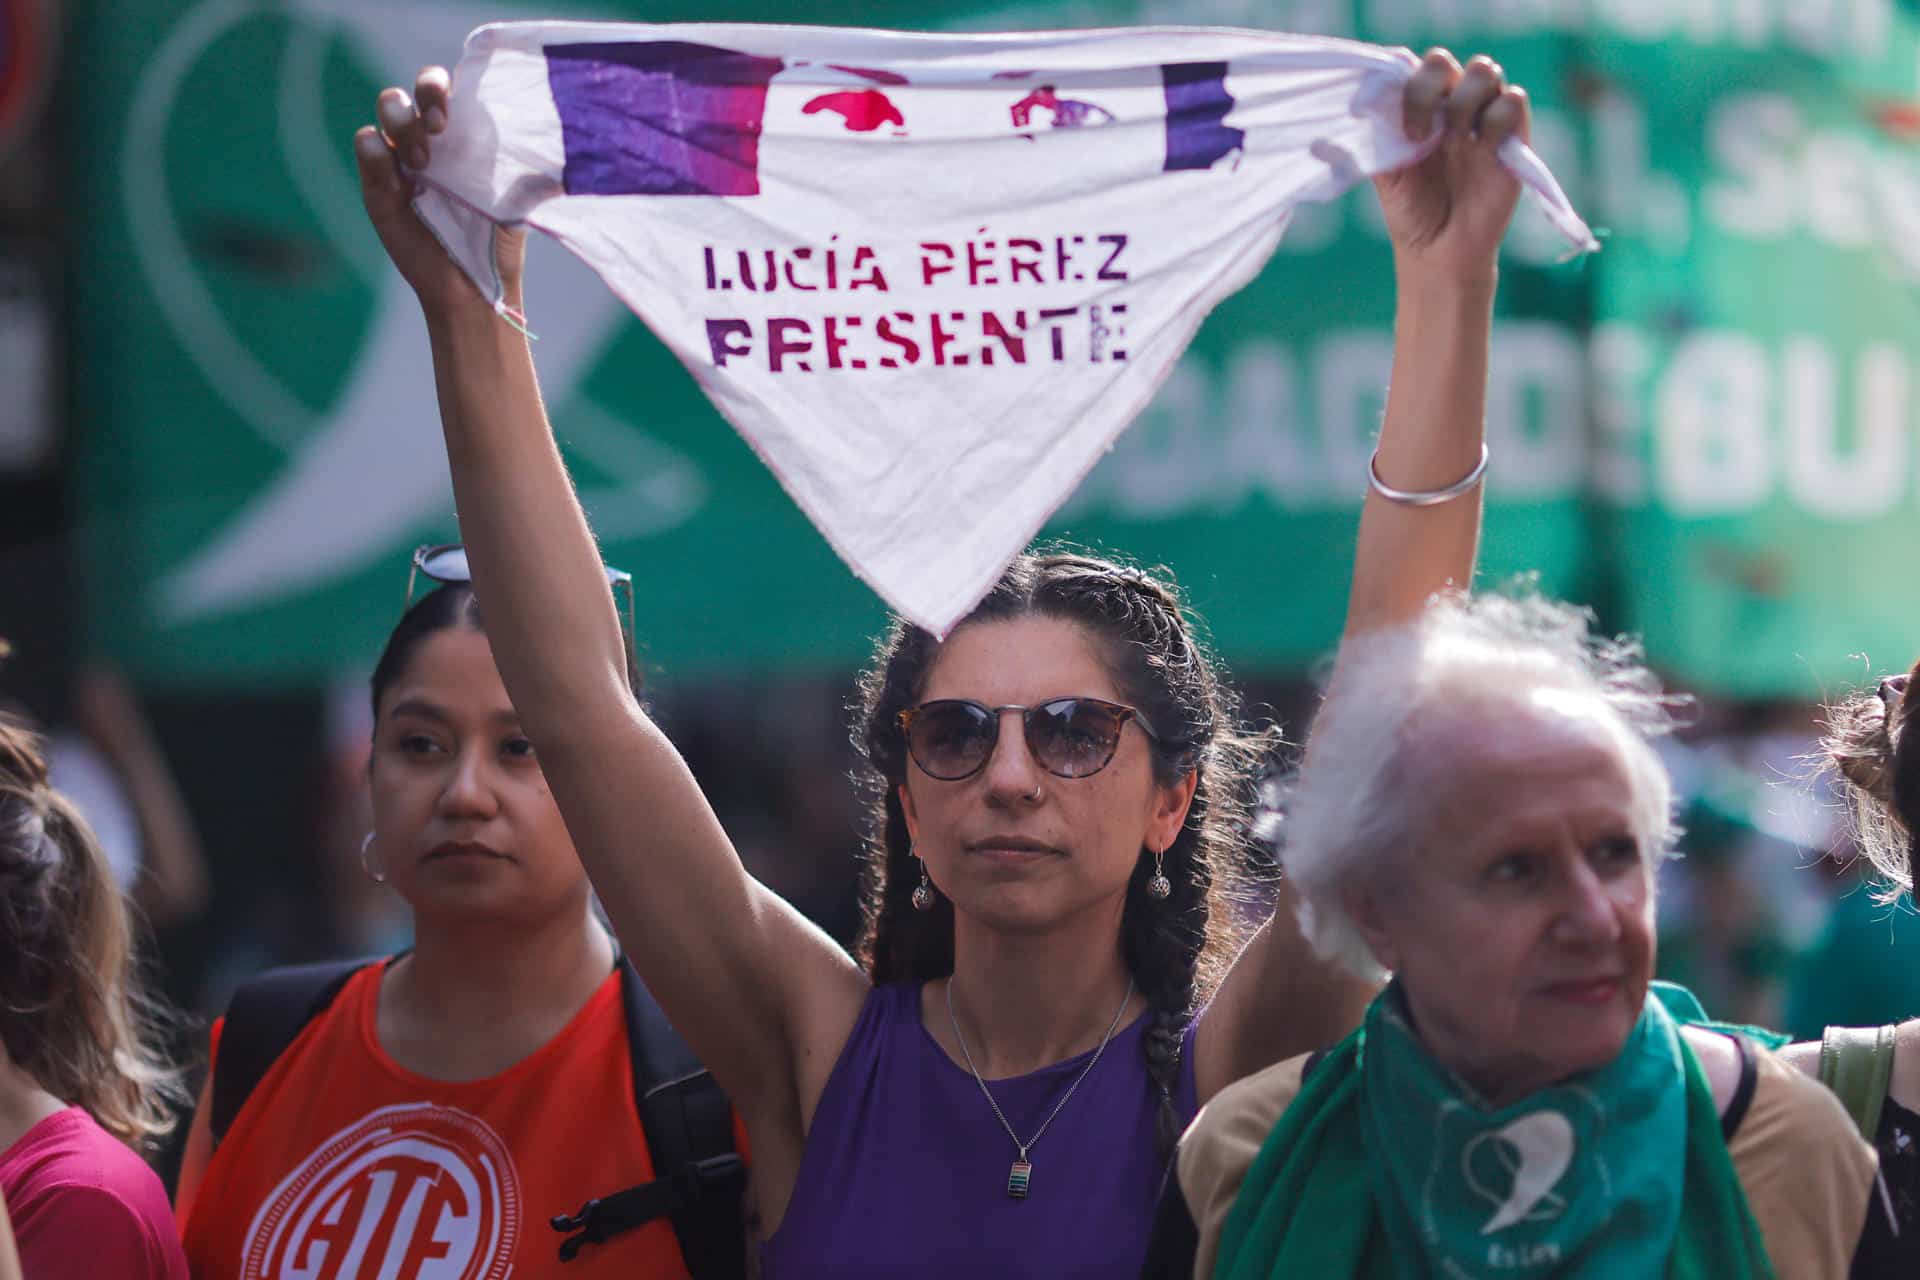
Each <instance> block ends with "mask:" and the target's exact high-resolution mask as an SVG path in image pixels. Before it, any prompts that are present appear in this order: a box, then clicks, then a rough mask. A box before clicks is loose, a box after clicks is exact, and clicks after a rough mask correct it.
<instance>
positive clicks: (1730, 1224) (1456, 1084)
mask: <svg viewBox="0 0 1920 1280" xmlns="http://www.w3.org/2000/svg"><path fill="white" fill-rule="evenodd" d="M1669 1006H1672V1007H1673V1008H1674V1010H1675V1012H1677V1013H1679V1015H1680V1017H1681V1019H1683V1020H1685V1021H1689V1022H1690V1021H1695V1020H1697V1016H1698V1010H1699V1006H1698V1005H1697V1004H1695V1003H1694V1002H1693V997H1692V996H1691V995H1689V994H1688V993H1687V992H1685V991H1684V990H1681V989H1680V988H1676V987H1668V986H1666V984H1661V983H1656V984H1654V990H1653V993H1652V998H1649V999H1648V1000H1647V1002H1646V1006H1645V1008H1644V1009H1643V1010H1642V1011H1641V1014H1640V1019H1639V1021H1638V1022H1637V1023H1636V1024H1635V1026H1634V1029H1633V1031H1632V1033H1631V1034H1630V1035H1629V1036H1628V1038H1627V1044H1626V1046H1625V1047H1624V1048H1623V1049H1622V1050H1621V1052H1620V1055H1619V1056H1618V1057H1617V1058H1615V1059H1614V1061H1613V1062H1611V1063H1609V1064H1608V1065H1606V1066H1604V1067H1601V1068H1599V1069H1598V1070H1596V1071H1592V1072H1588V1073H1586V1074H1585V1075H1582V1076H1579V1077H1576V1078H1574V1079H1572V1080H1567V1081H1563V1082H1561V1083H1560V1084H1557V1085H1553V1086H1550V1087H1548V1088H1546V1089H1542V1090H1540V1091H1538V1092H1536V1093H1533V1094H1530V1095H1529V1096H1528V1097H1526V1098H1524V1099H1522V1100H1521V1101H1519V1102H1517V1103H1515V1104H1513V1105H1511V1106H1507V1107H1501V1108H1497V1109H1495V1108H1488V1107H1486V1106H1485V1105H1483V1104H1482V1103H1481V1102H1479V1101H1478V1100H1477V1099H1476V1098H1475V1097H1474V1095H1473V1093H1472V1091H1471V1090H1470V1089H1469V1088H1468V1087H1467V1086H1466V1085H1464V1084H1463V1083H1461V1082H1460V1081H1459V1080H1458V1079H1457V1078H1456V1077H1455V1076H1453V1074H1452V1073H1451V1072H1448V1071H1447V1070H1445V1069H1444V1068H1442V1067H1441V1066H1439V1064H1437V1063H1435V1062H1434V1061H1433V1059H1432V1058H1431V1057H1430V1056H1429V1055H1428V1054H1427V1053H1426V1052H1425V1050H1424V1049H1422V1048H1421V1047H1420V1045H1419V1043H1418V1041H1417V1040H1416V1039H1415V1038H1414V1036H1413V1032H1412V1029H1411V1028H1410V1027H1409V1026H1408V1025H1407V1022H1406V1019H1405V1016H1404V1013H1403V1010H1404V1003H1403V998H1402V996H1401V994H1400V992H1399V989H1398V987H1397V985H1396V986H1389V987H1388V988H1387V990H1386V991H1384V992H1382V993H1381V994H1380V996H1379V997H1378V998H1376V999H1375V1000H1374V1002H1373V1004H1372V1006H1371V1007H1369V1009H1368V1010H1367V1016H1366V1019H1365V1021H1364V1022H1363V1023H1362V1024H1361V1027H1360V1029H1359V1030H1357V1031H1355V1032H1354V1033H1353V1034H1352V1035H1350V1036H1348V1037H1347V1038H1346V1039H1345V1040H1343V1041H1341V1042H1340V1044H1339V1045H1337V1046H1336V1047H1335V1048H1333V1049H1332V1050H1330V1051H1329V1052H1328V1053H1327V1055H1326V1056H1325V1057H1324V1058H1323V1059H1322V1060H1321V1061H1320V1062H1319V1063H1318V1064H1317V1065H1316V1066H1315V1068H1314V1070H1313V1071H1312V1072H1311V1073H1310V1074H1309V1075H1308V1076H1307V1077H1306V1079H1305V1080H1303V1081H1302V1083H1301V1089H1300V1093H1299V1095H1298V1096H1297V1097H1296V1098H1295V1099H1294V1101H1293V1104H1292V1105H1291V1106H1290V1107H1288V1108H1287V1111H1286V1114H1285V1115H1283V1116H1282V1117H1281V1119H1280V1122H1279V1123H1278V1124H1276V1125H1275V1126H1274V1129H1273V1132H1272V1133H1271V1134H1270V1135H1269V1136H1268V1138H1267V1141H1266V1143H1265V1144H1264V1145H1263V1146H1262V1147H1261V1149H1260V1153H1259V1155H1258V1156H1257V1157H1256V1158H1255V1159H1254V1162H1253V1165H1252V1167H1251V1168H1249V1169H1248V1171H1247V1177H1246V1181H1245V1182H1244V1183H1243V1184H1242V1185H1241V1189H1240V1194H1239V1196H1238V1198H1237V1199H1236V1200H1235V1201H1234V1205H1233V1208H1232V1210H1231V1211H1230V1212H1229V1213H1228V1216H1227V1221H1226V1225H1225V1227H1224V1229H1223V1231H1222V1233H1221V1238H1220V1247H1219V1251H1218V1255H1217V1260H1216V1262H1215V1265H1214V1271H1213V1276H1214V1280H1292V1278H1297V1277H1308V1276H1311V1277H1313V1278H1314V1280H1344V1278H1346V1277H1353V1278H1355V1280H1428V1278H1431V1280H1494V1278H1495V1277H1500V1278H1503V1280H1504V1278H1507V1277H1513V1278H1515V1280H1540V1278H1542V1277H1548V1276H1552V1277H1556V1278H1559V1277H1581V1278H1582V1280H1589V1278H1591V1280H1599V1278H1601V1277H1607V1278H1608V1280H1611V1278H1613V1277H1621V1276H1648V1277H1652V1276H1659V1275H1664V1276H1666V1277H1668V1280H1708V1278H1709V1277H1711V1278H1712V1280H1773V1277H1774V1273H1773V1268H1772V1266H1771V1264H1770V1263H1769V1262H1768V1260H1767V1253H1766V1247H1765V1245H1764V1244H1763V1243H1762V1241H1761V1238H1760V1230H1759V1227H1758V1225H1757V1224H1756V1223H1755V1222H1754V1220H1753V1214H1752V1212H1751V1211H1750V1210H1749V1209H1748V1207H1747V1198H1746V1193H1745V1192H1744V1191H1742V1190H1741V1187H1740V1183H1739V1180H1738V1178H1737V1176H1736V1175H1735V1173H1734V1169H1733V1162H1732V1160H1731V1159H1730V1158H1729V1157H1728V1155H1727V1148H1726V1143H1725V1141H1724V1139H1723V1138H1722V1136H1721V1132H1720V1115H1719V1110H1718V1108H1717V1107H1715V1105H1714V1101H1713V1092H1712V1089H1711V1087H1710V1086H1709V1085H1708V1084H1707V1080H1706V1076H1705V1075H1704V1074H1703V1073H1702V1072H1701V1069H1700V1064H1699V1063H1698V1061H1696V1060H1695V1058H1694V1055H1693V1051H1692V1050H1691V1049H1689V1048H1688V1047H1687V1045H1686V1043H1685V1041H1684V1040H1683V1039H1682V1038H1681V1036H1680V1032H1679V1028H1680V1025H1681V1024H1680V1022H1676V1021H1675V1018H1674V1016H1673V1015H1672V1014H1670V1013H1669V1012H1668V1008H1669Z"/></svg>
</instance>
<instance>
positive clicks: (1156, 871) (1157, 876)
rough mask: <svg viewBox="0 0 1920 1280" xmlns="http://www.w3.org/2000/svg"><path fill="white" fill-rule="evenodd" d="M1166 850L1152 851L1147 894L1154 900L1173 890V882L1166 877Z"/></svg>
mask: <svg viewBox="0 0 1920 1280" xmlns="http://www.w3.org/2000/svg"><path fill="white" fill-rule="evenodd" d="M1166 861H1167V851H1166V850H1165V849H1155V850H1154V851H1153V876H1152V878H1151V879H1149V880H1148V881H1147V896H1148V897H1149V898H1152V899H1154V900H1156V901H1158V900H1160V899H1162V898H1165V897H1166V896H1167V895H1168V894H1170V893H1172V892H1173V882H1172V881H1171V880H1168V879H1167V868H1166Z"/></svg>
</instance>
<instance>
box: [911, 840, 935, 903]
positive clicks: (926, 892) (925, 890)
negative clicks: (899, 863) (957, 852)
mask: <svg viewBox="0 0 1920 1280" xmlns="http://www.w3.org/2000/svg"><path fill="white" fill-rule="evenodd" d="M907 856H908V857H909V858H919V857H920V855H919V854H917V853H915V852H914V851H913V849H912V847H911V846H909V847H908V849H907ZM913 909H914V910H915V911H931V910H933V881H932V880H931V879H929V878H928V876H927V861H926V859H925V858H921V859H920V883H919V884H917V885H915V886H914V888H913Z"/></svg>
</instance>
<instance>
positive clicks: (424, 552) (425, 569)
mask: <svg viewBox="0 0 1920 1280" xmlns="http://www.w3.org/2000/svg"><path fill="white" fill-rule="evenodd" d="M601 568H603V569H605V570H606V574H607V586H608V587H609V588H611V589H612V591H613V594H614V597H615V598H616V599H618V597H619V595H620V592H621V590H622V589H623V588H624V589H625V591H626V593H627V634H628V635H629V636H631V635H633V634H634V631H633V575H632V574H630V573H628V572H627V571H626V570H624V569H616V568H614V567H613V566H612V565H602V566H601ZM420 578H431V579H433V580H434V581H435V582H459V583H466V584H468V585H471V584H472V582H473V570H472V568H470V567H469V566H468V564H467V549H466V548H465V547H463V546H461V545H460V544H459V543H457V542H439V543H433V544H430V545H428V546H424V547H415V548H414V552H413V568H411V569H409V570H408V571H407V603H406V605H405V608H406V609H411V608H412V607H413V588H414V584H415V582H416V581H418V580H419V579H420ZM403 611H404V610H403Z"/></svg>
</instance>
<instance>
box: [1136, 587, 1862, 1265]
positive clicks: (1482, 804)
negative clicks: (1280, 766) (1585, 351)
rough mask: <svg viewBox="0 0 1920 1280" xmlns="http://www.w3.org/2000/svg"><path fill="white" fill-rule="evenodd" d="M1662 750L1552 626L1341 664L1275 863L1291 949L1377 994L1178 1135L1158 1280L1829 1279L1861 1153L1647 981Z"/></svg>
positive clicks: (1804, 1094)
mask: <svg viewBox="0 0 1920 1280" xmlns="http://www.w3.org/2000/svg"><path fill="white" fill-rule="evenodd" d="M1666 727H1667V723H1666V711H1665V707H1664V705H1663V701H1662V698H1661V695H1660V693H1659V690H1658V687H1657V685H1656V683H1655V681H1654V679H1653V677H1652V675H1651V674H1650V673H1649V672H1648V671H1647V670H1646V669H1645V668H1644V667H1643V666H1641V665H1639V663H1638V660H1637V655H1636V654H1634V653H1633V652H1632V651H1631V650H1628V649H1625V648H1624V647H1622V646H1619V645H1606V644H1599V643H1596V642H1595V641H1594V640H1593V638H1592V637H1590V636H1589V635H1588V633H1587V621H1586V618H1585V616H1584V615H1583V614H1581V613H1580V612H1578V611H1576V610H1573V609H1571V608H1569V607H1566V606H1559V605H1553V604H1549V603H1546V602H1544V601H1541V600H1538V599H1511V598H1506V597H1499V596H1493V597H1485V598H1480V599H1474V600H1462V599H1459V598H1451V597H1443V598H1440V599H1438V600H1436V601H1435V602H1434V603H1433V604H1432V605H1431V606H1430V607H1429V609H1428V611H1427V612H1426V614H1425V615H1424V616H1423V617H1421V618H1420V619H1419V620H1418V621H1417V622H1415V623H1412V624H1410V625H1405V626H1401V627H1396V628H1392V629H1388V630H1385V631H1381V632H1375V633H1371V634H1366V635H1360V636H1354V637H1350V638H1349V640H1348V642H1347V645H1346V647H1345V649H1344V651H1343V653H1342V655H1341V659H1340V665H1339V669H1338V672H1337V675H1336V677H1335V687H1334V689H1333V691H1332V693H1331V695H1330V697H1329V699H1328V701H1327V703H1326V705H1325V707H1324V708H1323V709H1322V711H1321V714H1320V718H1319V720H1318V721H1317V723H1316V724H1315V726H1314V731H1313V737H1312V740H1311V743H1310V745H1309V751H1308V756H1307V759H1306V761H1305V763H1304V765H1303V767H1302V770H1301V773H1300V775H1299V777H1298V779H1297V783H1296V785H1295V787H1294V789H1293V794H1292V797H1291V800H1290V802H1289V803H1288V805H1287V806H1286V815H1285V849H1284V852H1283V860H1284V863H1285V865H1286V867H1287V869H1288V871H1289V872H1290V873H1291V875H1292V876H1293V877H1294V882H1295V884H1296V886H1297V887H1298V889H1299V890H1300V892H1301V894H1302V897H1303V899H1304V901H1305V906H1304V908H1303V910H1302V912H1301V919H1302V923H1303V925H1304V927H1305V928H1306V929H1307V931H1308V933H1309V935H1310V936H1311V938H1312V940H1313V942H1314V944H1315V945H1316V947H1317V948H1318V949H1319V950H1320V952H1321V953H1322V954H1324V955H1328V956H1333V957H1337V958H1338V959H1340V960H1341V961H1343V962H1344V963H1346V964H1347V965H1349V966H1350V967H1352V968H1353V969H1355V970H1356V971H1359V972H1364V973H1375V974H1377V973H1379V972H1380V971H1382V970H1386V971H1389V972H1391V974H1392V975H1393V977H1392V981H1391V982H1390V984H1389V985H1388V987H1387V988H1386V990H1385V991H1384V992H1383V993H1382V994H1381V995H1380V996H1379V997H1378V998H1376V999H1375V1000H1374V1002H1373V1004H1372V1006H1371V1007H1370V1008H1369V1010H1368V1012H1367V1015H1366V1018H1365V1020H1364V1022H1363V1024H1362V1027H1361V1029H1360V1030H1359V1031H1357V1032H1355V1033H1354V1034H1353V1035H1351V1036H1349V1037H1348V1038H1347V1039H1345V1040H1343V1041H1341V1042H1340V1043H1339V1044H1338V1045H1336V1046H1335V1047H1333V1048H1332V1049H1331V1050H1328V1051H1326V1052H1324V1053H1322V1054H1316V1055H1311V1056H1309V1057H1306V1058H1297V1059H1294V1060H1293V1061H1291V1062H1286V1063H1282V1064H1280V1065H1278V1066H1275V1067H1272V1068H1269V1069H1268V1070H1266V1071H1263V1072H1261V1073H1260V1074H1258V1075H1256V1076H1253V1077H1250V1078H1248V1079H1246V1080H1243V1081H1241V1082H1239V1083H1238V1084H1235V1085H1232V1086H1230V1087H1229V1088H1227V1089H1226V1090H1224V1091H1223V1092H1222V1093H1221V1094H1220V1096H1219V1097H1218V1098H1216V1099H1215V1100H1214V1101H1213V1102H1212V1103H1211V1104H1210V1105H1209V1106H1208V1107H1207V1108H1206V1110H1205V1111H1204V1112H1202V1114H1201V1116H1200V1118H1199V1119H1198V1120H1197V1121H1196V1122H1195V1124H1194V1126H1193V1128H1192V1129H1191V1130H1190V1131H1189V1133H1188V1134H1187V1136H1186V1137H1185V1138H1184V1139H1183V1141H1182V1149H1181V1155H1180V1159H1179V1177H1178V1183H1177V1192H1176V1193H1171V1194H1170V1195H1169V1198H1168V1201H1167V1203H1166V1204H1164V1205H1163V1212H1162V1221H1161V1233H1160V1237H1159V1239H1158V1240H1157V1241H1156V1246H1157V1247H1156V1255H1155V1256H1156V1263H1157V1265H1158V1267H1159V1268H1160V1270H1159V1274H1177V1273H1185V1272H1187V1270H1188V1267H1187V1265H1186V1261H1185V1258H1191V1259H1193V1263H1192V1266H1191V1274H1193V1275H1195V1276H1203V1277H1204V1276H1211V1277H1216V1278H1219V1280H1253V1278H1255V1277H1260V1278H1265V1277H1270V1276H1271V1277H1281V1276H1315V1277H1347V1276H1364V1277H1383V1278H1384V1277H1389V1276H1391V1277H1399V1278H1400V1280H1413V1278H1416V1277H1436V1278H1439V1277H1466V1276H1490V1275H1503V1276H1537V1277H1545V1276H1556V1277H1561V1276H1580V1277H1600V1276H1606V1277H1615V1276H1620V1277H1625V1276H1633V1277H1643V1276H1644V1277H1653V1276H1663V1275H1664V1276H1670V1277H1675V1278H1679V1277H1715V1278H1716V1280H1721V1278H1724V1280H1744V1278H1746V1277H1772V1276H1779V1277H1791V1278H1792V1280H1802V1278H1803V1277H1805V1278H1808V1280H1815V1278H1818V1277H1838V1276H1843V1275H1845V1274H1846V1273H1847V1269H1848V1266H1849V1262H1850V1260H1851V1258H1852V1256H1853V1254H1854V1251H1855V1246H1856V1242H1857V1241H1858V1240H1859V1238H1860V1236H1861V1230H1862V1226H1863V1223H1864V1222H1865V1220H1866V1218H1867V1214H1868V1210H1869V1200H1870V1191H1871V1188H1872V1184H1873V1180H1874V1168H1875V1166H1874V1157H1873V1152H1872V1150H1871V1148H1869V1147H1868V1146H1867V1144H1866V1143H1864V1142H1863V1141H1861V1140H1860V1138H1859V1136H1858V1134H1857V1133H1855V1132H1854V1131H1853V1127H1852V1125H1851V1124H1850V1123H1849V1121H1848V1119H1847V1116H1846V1114H1845V1112H1844V1111H1843V1110H1842V1109H1841V1108H1840V1106H1839V1105H1838V1104H1837V1103H1836V1102H1835V1101H1834V1099H1833V1098H1832V1097H1831V1096H1830V1095H1829V1094H1827V1093H1826V1092H1825V1091H1824V1090H1822V1089H1820V1088H1818V1087H1817V1086H1816V1085H1814V1083H1813V1082H1812V1081H1810V1080H1808V1079H1807V1078H1806V1077H1804V1076H1803V1075H1801V1074H1800V1073H1798V1072H1796V1071H1794V1070H1793V1069H1792V1068H1791V1067H1789V1066H1787V1065H1786V1064H1785V1063H1784V1062H1783V1061H1781V1060H1780V1059H1779V1058H1777V1057H1776V1056H1775V1055H1773V1054H1772V1053H1770V1052H1768V1051H1767V1050H1766V1049H1764V1048H1762V1047H1760V1046H1759V1045H1758V1044H1757V1043H1755V1042H1754V1041H1753V1040H1751V1039H1748V1038H1746V1037H1744V1036H1740V1035H1737V1034H1731V1033H1729V1032H1727V1031H1723V1030H1720V1029H1715V1028H1711V1027H1709V1026H1706V1025H1700V1024H1703V1023H1704V1018H1703V1016H1702V1015H1701V1013H1700V1011H1699V1008H1698V1005H1697V1004H1695V1003H1694V1002H1693V1000H1692V998H1691V997H1690V996H1688V995H1687V994H1686V992H1684V991H1683V990H1681V989H1680V988H1677V987H1669V986H1664V985H1658V984H1653V983H1652V982H1651V978H1652V975H1653V968H1654V925H1653V921H1654V911H1653V908H1654V867H1655V863H1656V862H1657V861H1658V860H1659V859H1660V858H1661V857H1663V856H1665V855H1666V854H1667V853H1668V852H1669V849H1670V840H1671V837H1672V834H1673V832H1672V828H1671V823H1670V814H1669V806H1670V788H1669V783H1668V780H1667V777H1666V774H1665V771H1664V769H1663V768H1662V766H1661V764H1660V761H1659V759H1658V757H1657V756H1656V755H1655V754H1654V753H1653V751H1652V749H1651V747H1650V746H1649V744H1648V741H1647V738H1648V736H1649V735H1650V734H1655V733H1659V732H1661V731H1663V730H1664V729H1665V728H1666ZM1873 1199H1877V1197H1873ZM1187 1215H1190V1217H1189V1216H1187ZM1196 1224H1197V1226H1196ZM1183 1227H1184V1229H1185V1230H1184V1232H1183V1230H1182V1228H1183ZM1183 1234H1184V1236H1185V1239H1186V1241H1187V1242H1188V1247H1189V1249H1191V1248H1192V1247H1193V1246H1194V1245H1195V1243H1196V1242H1197V1256H1196V1254H1195V1253H1192V1252H1189V1253H1187V1254H1186V1255H1185V1258H1181V1257H1180V1254H1181V1250H1180V1249H1179V1248H1178V1247H1177V1246H1178V1244H1179V1241H1180V1239H1181V1237H1182V1235H1183Z"/></svg>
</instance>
